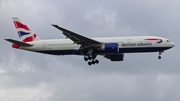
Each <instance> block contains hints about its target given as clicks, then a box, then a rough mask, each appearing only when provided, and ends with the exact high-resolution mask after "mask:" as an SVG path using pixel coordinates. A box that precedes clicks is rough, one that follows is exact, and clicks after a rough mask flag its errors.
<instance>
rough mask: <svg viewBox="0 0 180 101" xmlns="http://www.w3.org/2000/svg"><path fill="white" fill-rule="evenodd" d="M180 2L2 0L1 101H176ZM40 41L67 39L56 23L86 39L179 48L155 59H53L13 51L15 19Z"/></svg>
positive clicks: (179, 77) (179, 88)
mask: <svg viewBox="0 0 180 101" xmlns="http://www.w3.org/2000/svg"><path fill="white" fill-rule="evenodd" d="M179 5H180V1H179V0H148V1H147V0H106V1H104V0H98V1H97V0H0V39H1V40H0V47H1V50H0V54H1V55H0V101H12V100H13V101H120V100H121V101H179V100H180V75H179V74H180V67H179V65H180V62H179V60H180V57H179V52H180V45H179V43H180V40H179V37H180V28H179V27H180V13H179V12H180V6H179ZM14 16H17V17H20V18H21V19H22V20H23V21H24V22H25V23H26V24H27V25H28V26H29V27H30V28H31V29H33V30H34V32H36V33H37V34H38V35H39V37H40V38H41V39H54V38H65V37H64V36H63V35H62V34H61V32H60V31H59V30H57V29H55V28H53V27H52V26H51V24H58V25H60V26H62V27H65V28H67V29H70V30H72V31H75V32H78V33H80V34H82V35H85V36H88V37H109V36H113V37H116V36H118V37H120V36H138V35H153V36H160V37H165V38H169V39H171V40H172V41H173V42H174V43H175V44H176V46H175V47H174V48H173V49H171V50H168V51H165V53H164V54H163V55H162V60H158V59H157V56H158V53H148V54H147V53H142V54H125V60H124V61H123V62H110V61H109V60H107V59H105V58H103V57H98V59H99V60H100V64H98V65H94V66H91V67H90V66H88V65H87V63H86V62H84V60H83V57H80V56H51V55H44V54H38V53H32V52H27V51H22V50H16V49H12V48H11V44H10V43H8V42H6V41H4V39H5V38H14V39H18V35H17V33H16V30H15V27H14V25H13V23H12V19H11V17H14Z"/></svg>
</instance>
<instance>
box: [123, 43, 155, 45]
mask: <svg viewBox="0 0 180 101" xmlns="http://www.w3.org/2000/svg"><path fill="white" fill-rule="evenodd" d="M122 46H152V43H122Z"/></svg>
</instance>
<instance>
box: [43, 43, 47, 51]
mask: <svg viewBox="0 0 180 101" xmlns="http://www.w3.org/2000/svg"><path fill="white" fill-rule="evenodd" d="M43 49H44V50H46V49H47V43H46V42H43Z"/></svg>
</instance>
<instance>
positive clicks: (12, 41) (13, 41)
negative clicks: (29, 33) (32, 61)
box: [5, 39, 33, 46]
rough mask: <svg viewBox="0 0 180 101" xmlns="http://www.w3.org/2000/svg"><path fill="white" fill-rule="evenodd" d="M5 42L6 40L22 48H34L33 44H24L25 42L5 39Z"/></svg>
mask: <svg viewBox="0 0 180 101" xmlns="http://www.w3.org/2000/svg"><path fill="white" fill-rule="evenodd" d="M5 40H6V41H9V42H11V43H14V44H17V45H20V46H33V45H31V44H28V43H24V42H21V41H17V40H13V39H5Z"/></svg>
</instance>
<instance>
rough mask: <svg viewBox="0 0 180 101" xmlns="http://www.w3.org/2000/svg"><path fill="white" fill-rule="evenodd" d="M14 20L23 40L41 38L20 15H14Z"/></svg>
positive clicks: (29, 40)
mask: <svg viewBox="0 0 180 101" xmlns="http://www.w3.org/2000/svg"><path fill="white" fill-rule="evenodd" d="M12 19H13V22H14V25H15V27H16V30H17V32H18V35H19V38H20V40H21V41H22V42H31V41H37V40H40V38H39V37H38V36H37V35H36V34H35V33H34V32H33V31H32V30H31V29H30V28H29V27H28V26H27V25H26V24H24V23H23V22H22V21H21V20H20V19H19V18H18V17H13V18H12Z"/></svg>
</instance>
